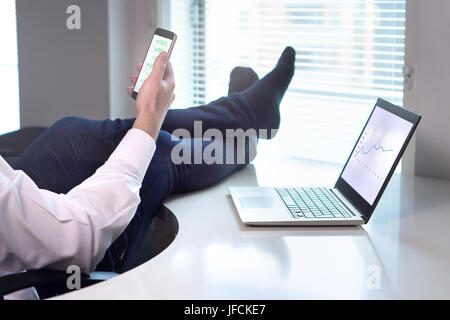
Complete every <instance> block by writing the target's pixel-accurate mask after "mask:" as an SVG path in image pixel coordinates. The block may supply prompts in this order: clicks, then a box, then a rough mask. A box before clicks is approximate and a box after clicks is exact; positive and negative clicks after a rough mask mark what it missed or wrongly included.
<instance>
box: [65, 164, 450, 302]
mask: <svg viewBox="0 0 450 320" xmlns="http://www.w3.org/2000/svg"><path fill="white" fill-rule="evenodd" d="M255 168H256V169H255ZM268 168H270V170H268ZM339 173H340V168H339V167H332V166H326V165H320V164H317V163H310V162H307V161H300V160H284V161H280V162H279V163H278V165H272V164H270V165H269V166H268V165H267V164H264V163H260V162H258V159H257V161H256V164H255V165H254V166H253V165H251V166H248V167H247V168H245V169H244V170H242V171H240V172H239V173H237V174H235V175H233V176H231V177H229V178H227V179H226V180H224V181H222V182H221V183H220V184H218V185H216V186H214V187H212V188H209V189H207V190H204V191H201V192H196V193H192V194H188V195H183V196H178V197H174V198H172V199H170V200H169V201H167V202H166V204H165V205H166V206H167V208H169V209H170V210H171V211H172V212H173V213H174V214H175V216H176V218H177V219H178V222H179V233H178V236H177V238H176V239H175V241H174V242H173V243H172V244H171V245H170V246H169V248H167V249H166V250H165V251H164V252H162V253H161V254H160V255H158V256H157V257H155V258H154V259H152V260H151V261H149V262H147V263H145V264H143V265H141V266H140V267H138V268H136V269H133V270H131V271H130V272H127V273H125V274H122V275H120V276H118V277H116V278H114V279H112V280H109V281H107V282H104V283H100V284H98V285H95V286H92V287H89V288H86V289H83V290H80V291H77V292H73V293H70V294H67V295H64V296H62V297H59V298H63V299H316V298H318V299H320V298H331V299H335V298H336V299H341V298H343V299H347V298H350V299H353V298H355V299H366V298H369V299H372V298H401V299H405V298H406V299H409V298H446V299H448V298H450V272H449V271H450V182H446V181H440V180H434V179H427V178H418V177H408V176H400V175H395V176H394V177H393V179H392V181H391V183H390V185H389V187H388V189H387V190H386V192H385V194H384V196H383V198H382V200H381V202H380V204H379V206H378V208H377V209H376V211H375V212H374V214H373V216H372V219H371V220H370V222H369V223H368V224H367V225H364V226H363V227H295V228H280V227H278V228H261V227H247V226H245V225H243V224H242V223H241V221H240V219H239V217H238V215H237V213H236V212H235V208H234V205H233V203H232V201H231V200H230V198H229V197H228V196H227V194H228V190H227V189H228V187H229V186H231V185H240V186H244V185H245V186H246V185H258V184H259V185H303V184H306V185H317V184H325V185H332V184H333V182H334V181H335V179H336V177H337V176H338V174H339ZM378 273H379V274H380V276H381V277H380V278H376V276H377V274H378ZM377 279H380V282H379V284H380V288H379V289H376V287H377V285H378V282H377ZM368 283H369V285H368Z"/></svg>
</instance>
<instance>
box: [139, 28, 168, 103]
mask: <svg viewBox="0 0 450 320" xmlns="http://www.w3.org/2000/svg"><path fill="white" fill-rule="evenodd" d="M176 40H177V36H176V34H175V33H173V32H172V31H169V30H165V29H161V28H157V29H156V30H155V33H154V34H153V37H152V41H151V42H150V47H149V48H148V51H147V55H146V56H145V60H144V63H143V65H142V69H141V72H139V76H138V79H137V81H136V85H135V86H134V89H133V94H132V96H133V98H134V99H136V97H137V95H138V93H139V90H140V89H141V87H142V85H143V84H144V82H145V80H147V78H148V76H149V75H150V73H151V72H152V70H153V64H154V63H155V60H156V58H157V57H158V55H159V54H160V53H161V52H164V51H165V52H167V53H168V54H169V58H170V54H171V53H172V49H173V46H174V45H175V41H176Z"/></svg>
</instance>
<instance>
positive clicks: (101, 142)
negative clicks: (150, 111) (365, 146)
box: [14, 93, 258, 273]
mask: <svg viewBox="0 0 450 320" xmlns="http://www.w3.org/2000/svg"><path fill="white" fill-rule="evenodd" d="M256 119H257V118H256V114H255V111H254V110H253V108H252V107H251V106H250V105H249V104H248V102H247V101H246V99H245V98H244V97H243V96H242V95H241V94H240V93H234V94H232V95H230V96H228V97H224V98H221V99H219V100H217V101H214V102H211V103H209V104H208V105H205V106H199V107H193V108H189V109H182V110H169V112H168V114H167V117H166V119H165V122H164V124H163V126H162V130H161V132H160V134H159V137H158V139H157V141H156V145H157V148H156V152H155V155H154V157H153V159H152V161H151V163H150V166H149V168H148V170H147V173H146V175H145V178H144V181H143V184H142V188H141V191H140V196H141V204H140V205H139V207H138V209H137V211H136V214H135V216H134V218H133V220H132V221H131V223H130V224H129V225H128V227H127V228H126V230H125V231H124V232H123V234H122V235H121V236H120V237H119V238H118V239H117V240H116V241H115V242H114V243H113V244H112V245H111V246H110V248H109V249H108V251H107V252H106V255H105V257H104V259H103V260H102V262H101V263H100V264H99V265H98V266H97V270H102V271H114V272H118V273H121V272H125V271H127V270H128V269H130V268H131V265H130V263H131V261H132V258H133V256H134V255H135V254H136V250H137V247H138V244H139V242H140V240H141V239H142V238H143V236H144V234H145V232H146V231H147V230H148V229H149V226H150V224H151V222H152V220H153V218H154V216H155V214H156V212H157V210H158V208H159V207H160V206H161V204H162V203H163V201H164V200H165V199H166V198H168V197H169V196H171V195H174V194H179V193H185V192H190V191H195V190H199V189H202V188H205V187H208V186H211V185H213V184H215V183H217V182H218V181H220V180H221V179H223V178H224V177H226V176H228V175H230V174H231V173H233V172H235V171H237V170H239V169H241V168H243V167H244V166H245V164H237V163H235V164H212V165H208V164H205V163H204V162H203V163H201V164H186V163H185V164H179V165H176V164H174V163H173V162H172V161H171V153H172V149H173V147H174V146H176V145H177V144H179V143H184V144H186V147H189V148H194V144H195V143H200V145H201V146H202V148H203V149H204V148H205V147H206V146H208V145H209V144H210V143H212V141H211V140H208V139H205V140H203V139H202V137H194V121H202V126H203V130H207V129H210V128H215V129H218V130H220V131H221V132H223V134H224V136H225V130H226V129H238V128H241V129H244V130H247V129H249V128H255V129H258V128H257V127H256ZM133 123H134V119H128V120H121V119H118V120H105V121H94V120H88V119H82V118H77V117H68V118H64V119H62V120H60V121H58V122H56V123H55V124H54V125H53V126H52V127H50V128H49V129H48V130H47V131H46V132H44V134H42V135H41V136H40V137H39V138H38V139H37V140H36V141H35V142H34V143H33V144H32V145H31V146H30V147H29V148H28V149H27V150H26V152H25V153H24V154H23V155H22V156H21V158H19V159H18V161H17V162H16V163H15V164H14V168H15V169H18V170H23V171H24V172H25V173H26V174H27V175H29V176H30V177H31V178H32V179H33V181H34V182H35V183H36V184H37V185H38V187H39V188H41V189H46V190H50V191H53V192H56V193H67V192H69V191H70V190H71V189H72V188H74V187H75V186H77V185H79V184H80V183H81V182H83V181H84V180H85V179H87V178H88V177H90V176H91V175H93V174H94V173H95V171H96V170H97V169H98V168H99V167H100V166H102V165H103V164H104V163H105V161H106V160H107V159H108V158H109V156H110V155H111V153H112V152H113V151H114V149H115V148H116V147H117V145H118V144H119V143H120V141H121V140H122V138H123V136H124V135H125V134H126V132H127V131H128V130H129V129H130V128H131V127H132V126H133ZM179 128H183V129H186V130H188V131H189V132H190V133H191V135H192V136H193V138H192V139H177V138H174V137H173V136H172V132H173V131H174V130H176V129H179ZM235 146H236V145H235ZM246 152H247V156H246V163H248V162H249V161H251V160H252V159H248V146H247V148H246ZM234 153H235V154H237V152H234ZM192 154H193V152H192ZM130 156H132V155H130ZM225 157H226V155H225V152H224V158H225ZM191 163H193V162H191Z"/></svg>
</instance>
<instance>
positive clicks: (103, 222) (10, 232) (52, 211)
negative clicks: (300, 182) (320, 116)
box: [0, 47, 295, 273]
mask: <svg viewBox="0 0 450 320" xmlns="http://www.w3.org/2000/svg"><path fill="white" fill-rule="evenodd" d="M140 67H141V66H140ZM140 67H138V69H139V68H140ZM294 70H295V51H294V50H293V49H292V48H290V47H288V48H286V49H285V50H284V52H283V53H282V55H281V57H280V59H279V61H278V63H277V64H276V66H275V68H274V69H273V70H272V71H271V72H270V73H269V74H267V75H266V76H265V77H264V78H262V79H261V80H257V78H256V79H254V80H252V81H250V83H244V84H239V85H236V84H233V85H234V87H235V88H233V85H232V84H230V94H229V96H227V97H223V98H220V99H219V100H216V101H213V102H211V103H209V104H207V105H204V106H199V107H193V108H188V109H183V110H168V108H169V106H170V105H171V103H172V102H173V100H174V97H175V95H174V89H175V80H174V73H173V69H172V65H171V64H170V63H169V62H168V56H167V54H166V53H162V54H161V55H159V56H158V58H157V60H156V62H155V66H154V69H153V71H152V73H151V75H150V77H149V78H148V79H147V81H146V82H145V84H144V85H143V87H142V89H141V91H140V93H139V95H138V97H137V100H136V114H137V116H136V119H125V120H122V119H118V120H114V121H112V120H105V121H94V120H88V119H81V118H75V117H69V118H65V119H62V120H60V121H58V122H57V123H55V124H54V125H53V126H52V127H50V128H49V129H48V130H47V131H46V132H45V133H44V134H43V135H41V136H40V137H39V138H38V139H37V140H36V141H35V142H34V143H33V144H32V145H31V146H30V147H29V148H28V149H27V151H26V152H25V153H24V154H23V155H22V156H21V158H19V159H18V161H17V162H16V163H15V164H14V168H11V167H10V166H9V165H8V164H7V163H6V162H5V161H4V159H2V158H1V157H0V269H2V270H6V271H9V272H18V271H20V270H30V269H40V268H49V269H55V270H66V268H67V267H68V266H70V265H77V266H79V267H80V268H81V270H82V271H83V272H85V273H89V272H91V271H93V270H104V271H115V272H119V273H121V272H125V271H127V270H129V269H130V267H131V265H130V263H131V260H132V257H133V255H134V254H135V253H136V249H137V243H139V241H140V240H141V239H142V237H143V235H144V233H145V231H146V230H147V229H148V227H149V225H150V223H151V221H152V219H153V218H154V215H155V213H156V212H157V209H158V207H159V206H160V205H161V204H162V203H163V201H164V200H165V199H166V198H167V197H169V196H171V195H174V194H179V193H184V192H190V191H195V190H199V189H202V188H205V187H208V186H210V185H212V184H214V183H217V182H218V181H220V180H221V179H223V178H224V177H226V176H228V175H230V174H231V173H233V172H235V171H237V170H239V169H241V168H243V167H244V166H245V163H244V164H240V163H228V162H227V163H226V164H218V163H213V164H206V163H205V162H202V163H200V164H198V163H197V164H195V163H194V162H190V163H181V164H174V163H173V161H172V159H171V153H172V150H173V148H174V147H176V146H177V145H179V144H183V145H184V146H185V147H187V148H194V145H195V144H200V145H201V146H202V148H203V149H205V148H207V147H208V145H209V144H211V143H212V141H211V140H210V139H203V138H202V137H195V135H194V121H202V126H203V129H204V130H208V129H217V130H219V131H220V132H222V133H223V135H224V136H226V130H227V129H237V128H240V129H243V130H248V129H255V130H257V131H258V130H259V129H268V130H270V129H278V128H279V125H280V111H279V105H280V102H281V100H282V98H283V96H284V94H285V92H286V90H287V88H288V86H289V83H290V82H291V79H292V77H293V75H294ZM136 78H137V77H136V76H133V77H132V82H136ZM250 78H251V77H250ZM256 80H257V81H256ZM131 91H132V88H128V92H129V93H130V94H131ZM180 128H183V129H185V130H187V131H189V132H191V133H192V136H193V137H192V138H191V139H181V138H176V137H174V136H173V135H172V133H173V132H174V131H175V130H176V129H180ZM257 138H259V137H257ZM269 138H270V136H269ZM223 143H224V144H225V143H226V142H225V141H224V142H223ZM239 147H243V146H239V145H236V146H235V148H239ZM244 148H245V150H246V152H247V153H248V144H245V146H244ZM223 156H224V158H225V157H226V154H224V155H223ZM251 160H252V159H251V158H249V157H246V163H248V162H250V161H251Z"/></svg>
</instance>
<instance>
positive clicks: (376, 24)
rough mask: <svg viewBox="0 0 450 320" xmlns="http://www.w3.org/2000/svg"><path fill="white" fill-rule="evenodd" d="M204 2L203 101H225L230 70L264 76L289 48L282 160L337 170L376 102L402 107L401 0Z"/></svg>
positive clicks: (278, 142) (280, 139) (280, 143)
mask: <svg viewBox="0 0 450 320" xmlns="http://www.w3.org/2000/svg"><path fill="white" fill-rule="evenodd" d="M172 1H174V0H172ZM175 2H177V1H175ZM204 2H205V11H204V15H205V25H206V28H205V39H204V41H205V54H206V59H205V69H204V70H203V74H204V77H205V82H204V84H203V85H201V84H200V85H198V86H197V88H196V90H200V89H201V90H203V88H204V90H205V91H204V92H205V99H206V101H209V100H213V99H216V98H218V97H219V96H221V95H225V94H226V92H227V87H228V77H229V72H230V71H231V69H232V68H233V67H234V66H236V65H246V66H251V67H252V68H254V69H255V71H256V72H257V73H258V74H259V75H260V76H263V75H264V74H265V73H267V72H268V71H270V70H271V68H272V67H273V66H274V64H275V63H276V60H277V59H278V57H279V55H280V53H281V51H282V50H283V48H284V47H285V46H287V45H290V46H293V47H294V48H295V49H296V51H297V61H296V75H295V77H294V79H293V81H292V83H291V86H290V88H289V91H288V92H287V94H286V96H285V99H284V100H283V103H282V106H281V108H282V109H281V110H282V127H281V130H280V132H279V135H278V136H277V138H276V139H275V140H274V142H272V143H275V144H276V145H277V147H278V151H279V154H280V155H281V156H289V157H291V156H296V157H303V158H311V159H315V160H322V161H327V162H335V163H343V162H344V161H345V160H346V158H347V156H348V154H349V152H350V149H351V147H352V146H353V144H354V143H355V141H356V138H357V136H358V134H359V132H360V130H361V127H362V125H363V124H364V123H365V120H366V118H367V116H368V114H369V112H370V110H371V109H372V107H373V104H374V102H375V101H376V99H377V98H378V97H383V98H385V99H387V100H390V101H392V102H394V103H396V104H399V105H402V99H403V76H402V67H403V60H404V40H405V0H340V1H339V0H335V1H332V0H328V1H325V0H324V1H320V0H314V1H312V0H311V1H306V0H303V1H288V0H278V1H267V0H245V1H243V0H240V1H238V0H228V1H221V0H205V1H204ZM180 85H184V84H180V83H179V86H178V87H180ZM186 85H187V86H191V87H192V84H188V83H187V84H186Z"/></svg>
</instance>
